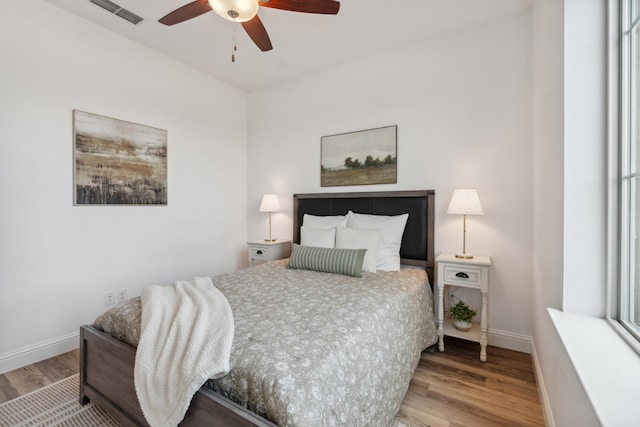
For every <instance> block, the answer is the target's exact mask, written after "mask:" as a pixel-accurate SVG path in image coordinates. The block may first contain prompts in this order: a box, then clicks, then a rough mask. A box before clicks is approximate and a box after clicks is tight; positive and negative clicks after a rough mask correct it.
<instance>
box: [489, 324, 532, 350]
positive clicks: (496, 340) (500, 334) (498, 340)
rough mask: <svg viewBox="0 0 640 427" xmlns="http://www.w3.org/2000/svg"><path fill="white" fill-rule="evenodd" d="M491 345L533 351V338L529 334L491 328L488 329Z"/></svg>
mask: <svg viewBox="0 0 640 427" xmlns="http://www.w3.org/2000/svg"><path fill="white" fill-rule="evenodd" d="M487 337H488V338H489V345H492V346H495V347H500V348H506V349H507V350H513V351H519V352H521V353H531V340H532V338H531V337H530V336H529V335H521V334H515V333H513V332H507V331H500V330H497V329H491V328H489V330H488V331H487Z"/></svg>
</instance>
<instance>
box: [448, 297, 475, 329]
mask: <svg viewBox="0 0 640 427" xmlns="http://www.w3.org/2000/svg"><path fill="white" fill-rule="evenodd" d="M477 313H478V312H477V311H476V310H472V309H470V308H469V306H468V305H467V304H465V303H464V302H463V301H458V303H457V304H456V305H453V306H451V307H449V316H450V317H451V318H452V319H453V320H454V325H455V327H456V328H457V329H459V330H461V331H468V330H469V329H471V320H472V319H473V316H475V315H476V314H477Z"/></svg>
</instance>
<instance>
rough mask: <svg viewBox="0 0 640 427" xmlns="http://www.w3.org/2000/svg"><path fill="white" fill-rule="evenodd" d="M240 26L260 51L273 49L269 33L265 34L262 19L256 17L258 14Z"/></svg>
mask: <svg viewBox="0 0 640 427" xmlns="http://www.w3.org/2000/svg"><path fill="white" fill-rule="evenodd" d="M242 27H243V28H244V30H245V31H246V32H247V34H249V37H251V40H253V42H254V43H255V44H256V45H257V46H258V47H259V48H260V50H261V51H263V52H266V51H268V50H271V49H273V46H272V45H271V39H269V34H267V30H266V29H265V28H264V25H262V21H261V20H260V18H258V15H256V16H255V17H254V18H253V19H251V20H249V21H247V22H243V23H242Z"/></svg>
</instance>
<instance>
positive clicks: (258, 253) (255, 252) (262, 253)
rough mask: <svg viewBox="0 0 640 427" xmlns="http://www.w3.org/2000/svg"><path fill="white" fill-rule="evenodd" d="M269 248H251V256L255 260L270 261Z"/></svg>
mask: <svg viewBox="0 0 640 427" xmlns="http://www.w3.org/2000/svg"><path fill="white" fill-rule="evenodd" d="M269 249H270V248H269V246H253V245H252V246H250V247H249V256H250V257H251V258H253V259H269Z"/></svg>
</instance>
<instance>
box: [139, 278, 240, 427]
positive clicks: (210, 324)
mask: <svg viewBox="0 0 640 427" xmlns="http://www.w3.org/2000/svg"><path fill="white" fill-rule="evenodd" d="M141 302H142V322H141V331H140V342H139V343H138V349H137V352H136V361H135V367H134V379H135V387H136V394H137V395H138V401H139V402H140V407H141V408H142V412H143V413H144V416H145V418H146V419H147V422H148V423H149V425H150V426H151V427H159V426H167V427H168V426H176V425H178V423H180V421H182V419H183V418H184V415H185V413H186V412H187V409H188V408H189V403H190V402H191V399H192V397H193V395H194V394H195V393H196V391H198V389H199V388H200V387H201V386H202V385H203V384H204V382H205V381H206V380H207V379H208V378H217V377H221V376H223V375H226V374H227V373H228V372H229V356H230V354H231V344H232V343H233V332H234V324H233V314H232V312H231V307H230V306H229V303H228V302H227V299H226V298H225V296H224V295H223V294H222V292H220V291H219V290H218V289H217V288H216V287H215V286H214V285H213V282H212V281H211V278H210V277H196V278H194V279H193V280H192V281H190V282H189V281H178V282H175V283H174V284H173V285H171V286H150V287H148V288H145V289H144V290H143V291H142V295H141Z"/></svg>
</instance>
